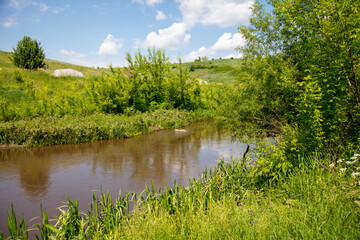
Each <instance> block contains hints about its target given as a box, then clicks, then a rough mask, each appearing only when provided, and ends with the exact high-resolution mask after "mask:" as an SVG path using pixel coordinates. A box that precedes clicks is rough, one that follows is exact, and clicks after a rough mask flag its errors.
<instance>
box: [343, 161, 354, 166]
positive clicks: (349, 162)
mask: <svg viewBox="0 0 360 240" xmlns="http://www.w3.org/2000/svg"><path fill="white" fill-rule="evenodd" d="M345 163H346V165H350V164H352V163H353V162H351V161H346V162H345Z"/></svg>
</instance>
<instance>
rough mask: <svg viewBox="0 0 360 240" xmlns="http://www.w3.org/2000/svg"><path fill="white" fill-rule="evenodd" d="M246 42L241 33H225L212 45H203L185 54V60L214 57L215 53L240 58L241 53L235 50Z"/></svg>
mask: <svg viewBox="0 0 360 240" xmlns="http://www.w3.org/2000/svg"><path fill="white" fill-rule="evenodd" d="M244 43H245V41H244V39H243V38H242V36H241V34H240V33H235V34H231V33H224V34H223V35H222V36H221V37H219V38H218V40H217V41H216V42H215V43H214V44H213V45H212V46H210V47H204V46H202V47H201V48H199V49H198V50H196V51H192V52H191V53H190V54H188V55H187V56H185V58H184V60H185V61H193V60H195V59H197V58H198V57H204V56H207V57H212V56H215V55H219V54H223V55H225V54H226V55H225V58H231V57H233V58H238V57H240V55H239V54H238V53H234V52H235V48H236V47H238V46H241V45H243V44H244Z"/></svg>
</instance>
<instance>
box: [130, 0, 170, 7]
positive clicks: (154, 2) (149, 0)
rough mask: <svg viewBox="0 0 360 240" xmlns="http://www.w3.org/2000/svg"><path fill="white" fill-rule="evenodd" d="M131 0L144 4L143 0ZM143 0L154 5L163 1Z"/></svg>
mask: <svg viewBox="0 0 360 240" xmlns="http://www.w3.org/2000/svg"><path fill="white" fill-rule="evenodd" d="M131 2H133V3H137V4H141V5H143V4H144V1H143V0H132V1H131ZM145 2H146V4H147V5H150V6H154V5H155V4H159V3H162V2H164V0H145Z"/></svg>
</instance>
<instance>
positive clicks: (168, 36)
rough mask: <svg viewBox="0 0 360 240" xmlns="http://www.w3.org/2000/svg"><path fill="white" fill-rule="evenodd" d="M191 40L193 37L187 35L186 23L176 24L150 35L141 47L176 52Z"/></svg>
mask: <svg viewBox="0 0 360 240" xmlns="http://www.w3.org/2000/svg"><path fill="white" fill-rule="evenodd" d="M190 38H191V35H190V34H188V33H186V26H185V24H184V23H174V24H173V25H171V26H170V27H169V28H165V29H160V30H159V32H158V33H156V32H151V33H149V34H148V35H147V37H146V40H145V41H144V42H142V43H141V44H140V45H142V46H143V47H155V48H164V49H168V50H176V49H178V48H180V47H183V46H186V45H187V44H188V43H189V41H190Z"/></svg>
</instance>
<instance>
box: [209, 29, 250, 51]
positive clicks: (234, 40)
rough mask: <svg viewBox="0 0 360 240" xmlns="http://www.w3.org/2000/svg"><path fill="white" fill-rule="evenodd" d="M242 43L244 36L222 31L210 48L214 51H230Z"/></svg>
mask: <svg viewBox="0 0 360 240" xmlns="http://www.w3.org/2000/svg"><path fill="white" fill-rule="evenodd" d="M244 43H245V42H244V38H243V37H242V36H241V34H240V33H235V34H234V35H232V34H231V33H224V34H223V35H222V36H221V37H219V39H218V40H217V41H216V43H215V44H214V45H212V46H211V48H212V50H214V51H232V50H234V49H235V48H236V47H238V46H240V45H243V44H244Z"/></svg>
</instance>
